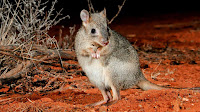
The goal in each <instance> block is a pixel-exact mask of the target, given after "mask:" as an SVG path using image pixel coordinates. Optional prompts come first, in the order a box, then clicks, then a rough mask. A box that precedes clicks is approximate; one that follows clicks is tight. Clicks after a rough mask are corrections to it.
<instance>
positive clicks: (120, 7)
mask: <svg viewBox="0 0 200 112" xmlns="http://www.w3.org/2000/svg"><path fill="white" fill-rule="evenodd" d="M125 2H126V0H124V1H123V3H122V5H118V8H119V10H118V12H117V14H116V15H115V16H114V17H113V18H112V19H111V20H110V21H109V22H108V24H111V23H112V22H113V20H114V19H115V18H116V17H117V16H118V15H119V13H120V12H121V10H122V7H123V6H124V4H125Z"/></svg>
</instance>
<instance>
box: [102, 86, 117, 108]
mask: <svg viewBox="0 0 200 112" xmlns="http://www.w3.org/2000/svg"><path fill="white" fill-rule="evenodd" d="M111 89H112V93H113V99H112V100H110V101H109V102H107V103H106V104H105V105H107V106H108V105H112V104H114V103H116V102H117V101H118V100H120V99H121V96H120V90H119V89H117V88H116V87H115V86H111Z"/></svg>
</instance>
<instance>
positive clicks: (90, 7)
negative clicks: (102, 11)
mask: <svg viewBox="0 0 200 112" xmlns="http://www.w3.org/2000/svg"><path fill="white" fill-rule="evenodd" d="M87 2H88V8H89V12H90V13H95V10H94V7H93V5H92V1H91V0H87Z"/></svg>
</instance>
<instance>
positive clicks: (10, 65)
mask: <svg viewBox="0 0 200 112" xmlns="http://www.w3.org/2000/svg"><path fill="white" fill-rule="evenodd" d="M47 3H48V2H45V3H42V2H41V0H36V1H35V0H18V1H15V2H14V1H9V0H3V2H1V4H0V21H1V25H0V58H1V59H0V74H1V75H0V86H2V85H3V84H7V83H9V84H11V85H12V86H11V88H13V90H14V91H15V92H19V93H24V92H29V91H37V90H38V91H42V90H43V88H41V89H35V88H36V87H30V86H33V85H34V82H32V81H33V77H34V76H35V75H36V74H41V73H42V74H43V75H42V76H41V77H42V79H41V80H39V81H40V82H42V84H43V87H44V88H45V89H47V87H46V84H47V86H49V85H50V84H49V83H48V82H49V81H50V82H51V83H52V80H56V79H57V78H58V77H59V75H60V74H57V73H56V72H57V71H55V72H50V70H49V71H48V73H47V71H46V72H45V73H44V72H42V71H43V70H44V69H45V67H44V64H52V63H58V64H59V63H60V66H62V61H61V56H63V57H65V58H74V57H75V56H74V54H73V53H71V52H69V51H64V50H60V48H59V45H58V43H57V40H56V39H55V38H53V37H50V36H49V35H48V30H49V29H50V28H51V27H52V26H54V25H56V24H57V23H59V22H60V21H61V20H63V19H66V18H69V16H63V15H62V14H61V11H62V10H60V11H59V12H56V11H55V5H56V3H57V0H54V1H53V2H52V5H51V7H50V8H48V9H47ZM69 37H70V36H69ZM70 42H72V41H70ZM70 53H71V55H70ZM53 58H56V60H55V59H53ZM41 67H43V68H44V69H39V68H41ZM62 71H63V72H62V73H65V72H66V71H65V70H64V69H63V70H62ZM50 77H52V78H53V79H52V80H50ZM54 78H55V79H54ZM16 79H21V80H16ZM61 79H63V78H61ZM23 80H25V81H23ZM63 80H64V79H63ZM13 82H15V83H13ZM59 84H60V83H59ZM59 84H57V83H56V84H54V85H55V87H54V85H53V86H52V87H49V88H51V89H55V88H59ZM39 86H41V85H39ZM47 90H49V89H47ZM43 91H45V90H43Z"/></svg>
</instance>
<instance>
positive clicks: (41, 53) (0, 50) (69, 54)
mask: <svg viewBox="0 0 200 112" xmlns="http://www.w3.org/2000/svg"><path fill="white" fill-rule="evenodd" d="M16 47H17V46H7V47H6V46H2V47H1V46H0V54H4V55H8V56H10V57H14V58H16V57H17V58H16V59H18V60H19V59H20V61H22V63H21V64H18V65H17V66H16V67H15V68H13V69H12V70H10V71H8V72H7V73H5V74H2V75H1V76H0V83H1V84H3V83H6V82H8V81H12V80H16V79H19V78H21V77H23V76H22V74H25V73H26V72H28V71H29V70H30V69H31V68H32V67H34V66H35V65H38V64H39V63H42V62H46V63H50V62H48V61H46V60H49V59H54V58H59V57H60V56H61V58H65V59H72V60H74V59H75V53H74V52H73V51H70V50H65V51H64V50H51V49H46V48H44V47H42V46H34V47H33V49H34V50H33V51H31V54H33V56H32V58H28V57H20V56H16V55H15V54H12V53H10V51H12V50H14V49H15V48H16ZM6 50H7V51H8V52H6ZM22 59H24V60H22Z"/></svg>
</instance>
